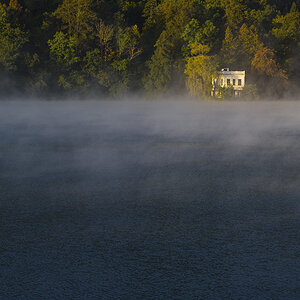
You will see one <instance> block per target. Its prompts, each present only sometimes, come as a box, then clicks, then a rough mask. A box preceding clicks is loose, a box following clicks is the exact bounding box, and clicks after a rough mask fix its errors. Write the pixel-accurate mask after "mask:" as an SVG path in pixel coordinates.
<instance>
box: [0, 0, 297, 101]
mask: <svg viewBox="0 0 300 300" xmlns="http://www.w3.org/2000/svg"><path fill="white" fill-rule="evenodd" d="M299 7H300V0H294V1H293V0H135V1H132V0H10V1H9V0H7V1H6V0H4V1H3V0H0V96H1V98H5V97H7V95H13V94H19V95H32V96H37V97H58V96H62V97H65V96H67V95H77V96H82V97H84V96H85V95H95V96H97V97H99V98H101V97H111V98H114V97H123V96H125V95H129V94H138V95H150V96H151V97H155V96H157V95H172V94H176V95H178V94H179V95H180V94H186V93H189V94H190V95H191V96H194V97H197V98H201V99H204V98H208V97H209V95H210V91H211V84H212V78H213V77H214V76H217V74H218V73H217V72H218V70H220V69H221V68H224V67H228V68H230V69H232V70H245V71H246V74H247V85H246V87H245V90H244V96H245V97H249V98H263V97H276V98H280V97H285V96H286V95H295V94H297V91H299V90H298V86H299V83H300V80H299V78H300V76H299V75H300V72H299V69H300V63H299V62H300V13H299ZM223 96H224V98H226V97H230V91H228V92H226V91H224V93H223Z"/></svg>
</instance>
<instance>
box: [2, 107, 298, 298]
mask: <svg viewBox="0 0 300 300" xmlns="http://www.w3.org/2000/svg"><path fill="white" fill-rule="evenodd" d="M299 113H300V103H296V102H287V103H274V102H269V103H267V102H265V103H259V102H254V103H224V104H222V103H190V102H182V103H180V102H167V101H166V102H162V103H158V102H146V103H143V102H137V101H136V102H126V101H124V102H117V101H115V102H100V103H99V102H98V103H97V102H81V103H80V102H65V103H63V102H41V103H39V102H3V103H1V105H0V228H1V231H0V299H299V298H300V284H299V269H300V239H299V238H300V236H299V230H300V205H299V204H300V198H299V196H300V114H299Z"/></svg>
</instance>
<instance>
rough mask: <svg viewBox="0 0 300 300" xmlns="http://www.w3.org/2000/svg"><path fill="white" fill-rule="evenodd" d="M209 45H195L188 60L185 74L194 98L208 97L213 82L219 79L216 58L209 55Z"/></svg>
mask: <svg viewBox="0 0 300 300" xmlns="http://www.w3.org/2000/svg"><path fill="white" fill-rule="evenodd" d="M209 51H210V48H209V47H208V46H207V45H201V44H199V43H197V42H195V43H194V45H193V46H192V49H191V56H190V57H188V58H187V64H186V68H185V74H186V75H187V86H188V89H189V91H190V94H191V95H193V96H204V97H208V96H209V95H210V94H211V90H212V80H213V78H216V77H217V69H218V63H217V59H216V57H214V56H210V55H208V53H209Z"/></svg>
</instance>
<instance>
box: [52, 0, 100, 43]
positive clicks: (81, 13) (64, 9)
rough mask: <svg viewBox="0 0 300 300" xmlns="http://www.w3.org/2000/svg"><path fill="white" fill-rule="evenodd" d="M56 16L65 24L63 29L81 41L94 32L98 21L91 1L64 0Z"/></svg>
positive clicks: (55, 13)
mask: <svg viewBox="0 0 300 300" xmlns="http://www.w3.org/2000/svg"><path fill="white" fill-rule="evenodd" d="M54 15H55V16H56V17H57V18H58V19H60V20H61V21H62V23H63V24H64V26H63V29H67V31H68V34H69V35H72V36H74V37H76V38H77V39H78V40H79V41H81V40H82V39H86V38H87V37H88V35H89V34H90V33H91V32H92V31H93V25H94V22H95V20H96V14H95V12H94V11H93V10H92V1H91V0H63V3H62V4H61V5H60V6H59V7H58V8H57V9H56V11H55V12H54Z"/></svg>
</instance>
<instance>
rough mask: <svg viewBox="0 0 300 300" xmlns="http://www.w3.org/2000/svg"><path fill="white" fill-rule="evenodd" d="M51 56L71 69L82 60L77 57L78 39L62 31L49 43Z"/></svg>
mask: <svg viewBox="0 0 300 300" xmlns="http://www.w3.org/2000/svg"><path fill="white" fill-rule="evenodd" d="M48 45H49V50H50V55H51V57H52V58H53V60H54V61H56V62H57V63H58V64H62V65H63V66H65V67H67V68H69V67H71V66H72V65H73V64H74V63H77V62H78V61H79V60H80V58H79V57H78V56H77V55H76V47H77V39H76V38H75V37H72V36H68V35H67V34H66V33H63V32H61V31H59V32H57V33H55V35H54V37H53V39H52V40H49V41H48Z"/></svg>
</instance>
